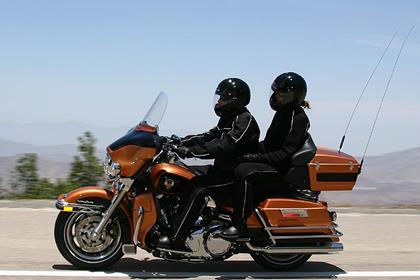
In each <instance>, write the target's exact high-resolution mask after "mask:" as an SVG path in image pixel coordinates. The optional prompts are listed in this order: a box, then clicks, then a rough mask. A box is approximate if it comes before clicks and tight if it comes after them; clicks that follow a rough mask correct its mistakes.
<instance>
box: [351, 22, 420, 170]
mask: <svg viewBox="0 0 420 280" xmlns="http://www.w3.org/2000/svg"><path fill="white" fill-rule="evenodd" d="M413 29H414V25H413V26H411V28H410V31H408V33H407V35H406V36H405V38H404V41H403V43H402V44H401V47H400V50H399V52H398V56H397V58H396V59H395V62H394V66H393V67H392V71H391V75H390V76H389V79H388V83H387V85H386V87H385V91H384V94H383V96H382V100H381V103H380V104H379V108H378V112H377V113H376V117H375V121H374V122H373V126H372V130H371V131H370V135H369V139H368V142H367V144H366V148H365V152H364V153H363V157H362V160H361V162H360V169H359V170H360V171H361V170H362V166H363V161H364V160H365V156H366V152H367V149H368V147H369V144H370V140H371V139H372V134H373V131H374V129H375V126H376V122H377V120H378V117H379V113H380V111H381V109H382V105H383V103H384V100H385V96H386V94H387V92H388V88H389V84H390V83H391V80H392V77H393V76H394V72H395V68H396V67H397V63H398V60H399V59H400V56H401V52H402V50H403V48H404V46H405V42H407V39H408V37H409V36H410V33H411V31H413Z"/></svg>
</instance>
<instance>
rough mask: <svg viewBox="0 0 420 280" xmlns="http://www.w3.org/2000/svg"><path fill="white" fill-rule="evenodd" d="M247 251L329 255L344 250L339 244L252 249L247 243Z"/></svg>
mask: <svg viewBox="0 0 420 280" xmlns="http://www.w3.org/2000/svg"><path fill="white" fill-rule="evenodd" d="M246 246H247V247H248V249H250V250H251V251H254V252H263V253H267V254H329V253H338V252H341V251H343V250H344V248H343V244H341V243H336V242H334V243H328V244H327V245H325V246H310V247H254V246H252V245H251V244H250V243H249V242H247V243H246Z"/></svg>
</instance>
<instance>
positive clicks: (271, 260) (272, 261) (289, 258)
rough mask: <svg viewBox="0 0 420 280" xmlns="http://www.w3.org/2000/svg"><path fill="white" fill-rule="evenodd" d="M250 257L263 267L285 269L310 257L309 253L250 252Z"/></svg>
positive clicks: (295, 265)
mask: <svg viewBox="0 0 420 280" xmlns="http://www.w3.org/2000/svg"><path fill="white" fill-rule="evenodd" d="M251 257H252V258H253V259H254V261H255V262H256V263H257V264H259V265H261V266H263V267H265V268H268V269H272V270H280V271H285V270H292V269H295V268H297V267H298V266H301V265H302V264H304V263H305V262H306V261H307V260H308V259H309V258H310V257H311V255H310V254H309V255H299V254H268V253H262V252H252V253H251Z"/></svg>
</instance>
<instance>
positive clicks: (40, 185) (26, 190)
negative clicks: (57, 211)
mask: <svg viewBox="0 0 420 280" xmlns="http://www.w3.org/2000/svg"><path fill="white" fill-rule="evenodd" d="M78 141H79V146H78V150H79V155H77V156H75V157H74V159H73V162H72V164H71V168H70V172H69V175H68V176H67V178H64V179H59V180H57V181H55V182H52V181H50V180H49V179H48V178H41V177H40V176H39V175H38V156H37V154H24V155H22V156H21V157H20V158H19V159H18V160H17V162H16V166H15V169H14V170H13V171H12V179H11V182H10V186H11V191H9V192H8V193H6V192H5V187H4V182H2V180H1V178H0V198H3V199H53V198H56V197H57V196H58V195H59V194H61V193H66V192H69V191H71V190H73V189H76V188H78V187H82V186H91V185H97V183H98V182H100V181H103V171H102V165H101V162H100V160H99V159H98V158H96V156H95V150H96V147H95V144H96V139H95V137H94V136H93V135H92V133H91V132H88V131H87V132H85V133H84V134H83V135H82V136H80V137H78Z"/></svg>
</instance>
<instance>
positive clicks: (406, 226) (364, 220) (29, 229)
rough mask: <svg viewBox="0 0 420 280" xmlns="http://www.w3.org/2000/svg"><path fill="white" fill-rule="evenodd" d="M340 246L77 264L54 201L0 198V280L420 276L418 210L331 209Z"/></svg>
mask: <svg viewBox="0 0 420 280" xmlns="http://www.w3.org/2000/svg"><path fill="white" fill-rule="evenodd" d="M336 210H337V211H338V221H337V222H338V224H339V225H340V231H342V232H343V233H344V237H343V238H342V242H343V243H344V252H342V253H339V254H334V255H318V256H312V258H311V259H310V260H309V261H308V262H307V263H306V264H305V265H303V266H302V267H300V268H299V269H297V270H294V271H290V272H282V273H279V272H273V271H269V270H266V269H264V268H262V267H260V266H258V265H257V264H256V263H254V262H253V260H252V259H251V258H250V257H249V256H248V255H237V256H234V257H232V258H231V259H229V260H227V261H225V262H220V263H206V264H189V263H178V262H168V261H164V260H160V259H156V258H153V257H152V256H151V255H150V254H148V253H146V252H139V253H138V254H137V255H136V256H135V257H133V256H129V257H125V258H123V259H122V260H120V261H119V262H118V263H116V264H115V265H113V266H112V267H110V268H109V269H108V270H107V271H102V272H101V271H99V272H92V271H80V270H78V269H76V268H74V267H73V266H71V265H70V264H69V263H68V262H67V261H66V260H65V259H64V258H63V257H61V255H60V254H59V252H58V250H57V248H56V246H55V243H54V237H53V226H54V222H55V218H56V216H57V214H58V211H57V210H55V209H54V206H53V202H51V201H48V202H45V201H41V202H19V201H17V202H16V201H15V202H8V201H0V279H1V280H9V279H19V280H21V279H47V280H49V279H57V278H60V279H62V278H65V279H79V280H84V279H103V278H107V279H151V278H160V279H179V278H182V279H197V280H198V279H296V278H298V279H335V278H338V279H382V278H383V279H420V211H419V210H409V209H403V210H397V209H395V210H386V211H384V210H378V209H336Z"/></svg>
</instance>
